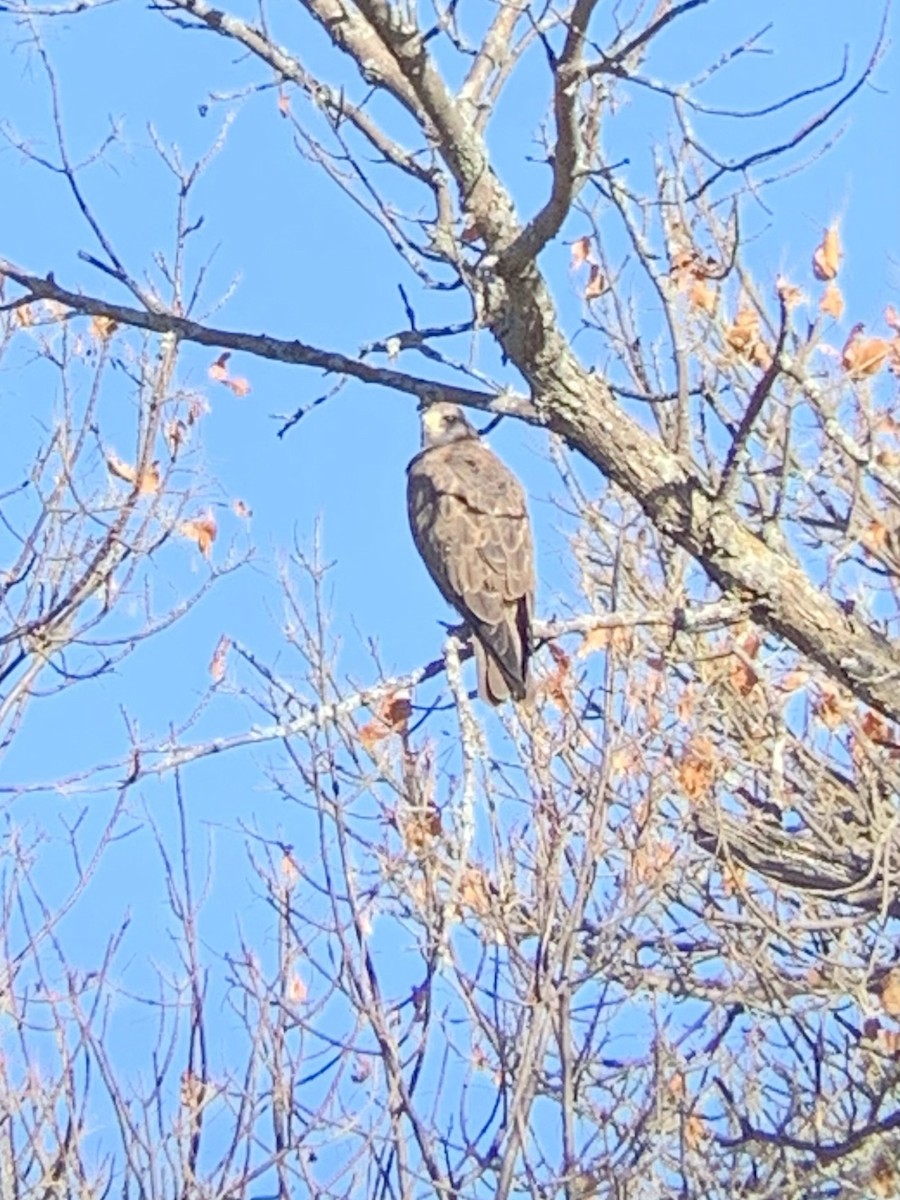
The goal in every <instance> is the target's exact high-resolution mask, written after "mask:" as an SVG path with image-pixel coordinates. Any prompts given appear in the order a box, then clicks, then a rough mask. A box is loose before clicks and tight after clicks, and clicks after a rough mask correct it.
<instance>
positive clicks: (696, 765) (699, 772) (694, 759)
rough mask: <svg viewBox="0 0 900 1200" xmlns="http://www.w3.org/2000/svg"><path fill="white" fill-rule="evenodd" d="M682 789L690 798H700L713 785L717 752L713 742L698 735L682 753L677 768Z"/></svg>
mask: <svg viewBox="0 0 900 1200" xmlns="http://www.w3.org/2000/svg"><path fill="white" fill-rule="evenodd" d="M676 774H677V776H678V782H679V784H680V785H681V790H682V791H683V792H684V794H685V795H686V796H687V798H688V799H689V800H699V799H701V798H702V797H703V796H705V795H706V793H707V792H708V791H709V789H710V788H711V787H712V784H713V779H714V778H715V752H714V749H713V745H712V742H710V740H709V739H708V738H705V737H697V738H694V740H693V741H692V742H691V744H690V745H689V747H688V749H687V750H686V751H685V753H684V754H683V755H682V758H681V761H680V762H679V764H678V767H677V769H676Z"/></svg>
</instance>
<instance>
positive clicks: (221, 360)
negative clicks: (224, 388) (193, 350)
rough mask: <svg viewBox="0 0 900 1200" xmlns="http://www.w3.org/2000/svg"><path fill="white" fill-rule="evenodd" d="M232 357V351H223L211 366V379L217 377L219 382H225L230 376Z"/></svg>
mask: <svg viewBox="0 0 900 1200" xmlns="http://www.w3.org/2000/svg"><path fill="white" fill-rule="evenodd" d="M229 358H231V351H230V350H225V351H223V352H222V353H221V354H220V355H219V357H218V358H217V359H216V361H215V362H214V363H213V365H212V366H211V367H210V368H209V377H210V379H215V380H216V382H217V383H224V382H225V380H226V379H227V378H228V366H227V364H228V360H229Z"/></svg>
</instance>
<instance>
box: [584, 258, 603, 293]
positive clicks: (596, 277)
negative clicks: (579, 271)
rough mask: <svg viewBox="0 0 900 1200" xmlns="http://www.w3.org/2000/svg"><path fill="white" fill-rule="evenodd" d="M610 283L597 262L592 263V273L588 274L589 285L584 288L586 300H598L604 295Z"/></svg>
mask: <svg viewBox="0 0 900 1200" xmlns="http://www.w3.org/2000/svg"><path fill="white" fill-rule="evenodd" d="M608 287H609V284H608V283H607V281H606V276H605V275H604V274H603V272H602V271H601V270H600V268H599V267H598V266H597V264H596V263H591V273H590V275H589V276H588V281H587V286H586V287H585V289H584V298H585V300H596V299H597V298H598V297H599V296H602V295H603V293H604V292H605V291H606V289H607V288H608Z"/></svg>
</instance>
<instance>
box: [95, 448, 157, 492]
mask: <svg viewBox="0 0 900 1200" xmlns="http://www.w3.org/2000/svg"><path fill="white" fill-rule="evenodd" d="M106 469H107V470H108V471H109V473H110V475H115V477H116V478H117V479H124V481H125V482H126V483H131V484H133V483H135V482H136V480H137V468H135V467H133V466H132V465H131V464H130V463H127V462H123V461H122V459H121V458H119V457H118V455H116V454H113V453H110V454H108V455H107V456H106ZM159 485H160V474H159V463H158V462H154V463H151V464H150V466H149V467H146V468H145V469H144V471H143V473H142V474H141V479H140V484H139V485H138V494H139V495H141V496H152V495H155V493H156V492H158V491H159Z"/></svg>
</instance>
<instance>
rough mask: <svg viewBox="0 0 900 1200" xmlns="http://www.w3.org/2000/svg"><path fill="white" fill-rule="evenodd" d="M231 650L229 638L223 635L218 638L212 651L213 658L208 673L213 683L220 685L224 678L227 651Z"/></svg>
mask: <svg viewBox="0 0 900 1200" xmlns="http://www.w3.org/2000/svg"><path fill="white" fill-rule="evenodd" d="M230 649H231V638H230V637H229V636H228V635H227V634H226V633H223V634H222V636H221V637H220V638H219V641H218V644H217V645H216V648H215V650H214V651H213V656H212V658H211V659H210V663H209V673H210V675H211V676H212V679H213V683H221V682H222V680H223V679H224V678H225V665H226V662H227V660H228V651H229V650H230Z"/></svg>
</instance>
